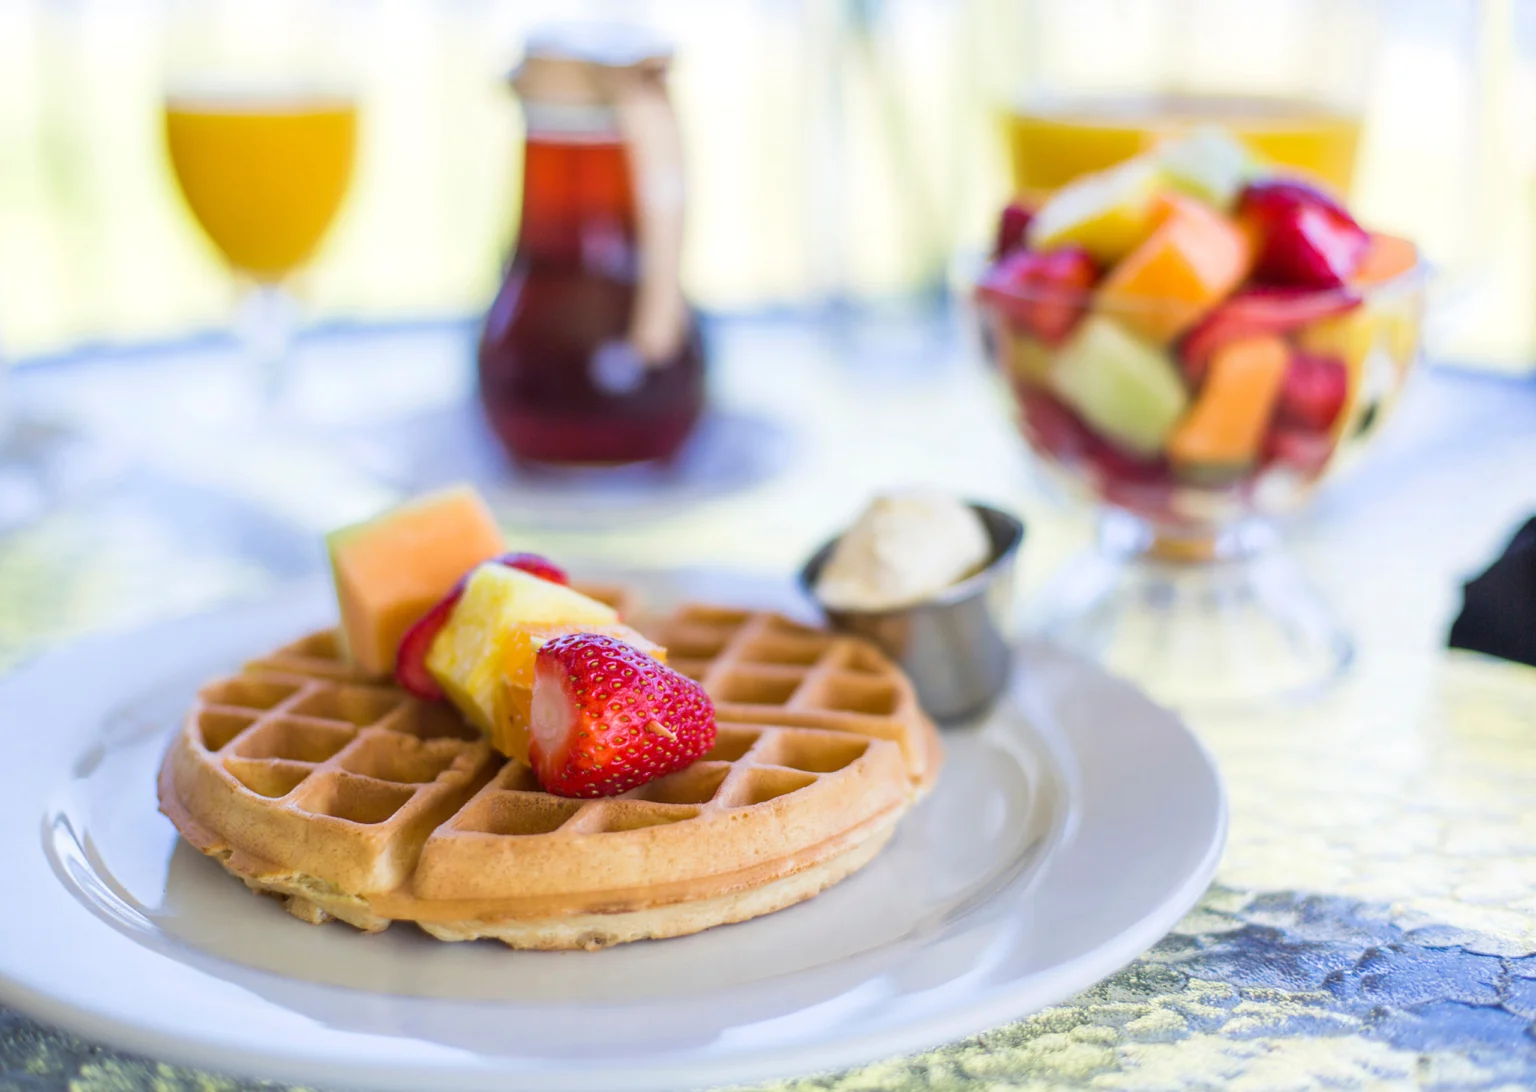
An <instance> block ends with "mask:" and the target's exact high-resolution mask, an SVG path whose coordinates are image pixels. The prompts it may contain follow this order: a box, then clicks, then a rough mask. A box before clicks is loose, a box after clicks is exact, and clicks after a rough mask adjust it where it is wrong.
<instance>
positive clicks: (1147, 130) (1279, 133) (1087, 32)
mask: <svg viewBox="0 0 1536 1092" xmlns="http://www.w3.org/2000/svg"><path fill="white" fill-rule="evenodd" d="M1014 14H1015V15H1016V16H1017V17H1018V20H1019V21H1018V24H1017V25H1016V27H1015V28H1014V29H1015V38H1016V40H1017V41H1018V42H1019V45H1020V49H1019V52H1018V54H1017V56H1018V57H1019V63H1018V65H1017V67H1016V68H1015V69H1014V70H1013V71H1012V72H1010V73H1007V74H1005V75H1003V77H1002V78H1004V79H1006V80H1007V81H1008V86H1007V87H1006V88H1004V89H1001V90H1003V93H1004V95H1005V98H1006V102H1007V105H1006V106H1005V108H1004V111H1003V114H1004V116H1003V129H1004V135H1005V139H1006V143H1007V150H1008V160H1009V167H1010V172H1011V175H1012V181H1013V186H1014V189H1015V191H1016V193H1017V194H1018V195H1020V196H1022V197H1024V198H1025V199H1026V200H1033V201H1039V200H1042V199H1043V198H1044V197H1045V196H1047V195H1048V194H1049V193H1050V192H1051V191H1052V190H1054V189H1056V188H1057V187H1059V186H1062V185H1064V184H1066V183H1067V182H1070V181H1071V180H1072V179H1074V178H1076V177H1077V176H1078V175H1081V174H1087V173H1090V172H1093V171H1098V170H1102V169H1103V168H1105V167H1108V166H1112V165H1113V164H1115V163H1118V162H1120V161H1121V160H1124V159H1129V158H1130V157H1132V156H1134V155H1136V154H1137V153H1138V152H1141V151H1144V150H1146V149H1148V148H1150V147H1152V146H1154V145H1156V144H1157V143H1158V142H1160V141H1161V140H1163V139H1165V138H1166V137H1168V136H1170V135H1174V134H1178V133H1181V132H1185V131H1188V130H1189V129H1192V128H1194V127H1197V126H1207V125H1220V126H1222V127H1224V128H1226V129H1227V130H1228V131H1230V132H1232V133H1234V134H1235V135H1236V136H1238V137H1239V138H1240V139H1241V140H1242V141H1243V142H1244V143H1245V144H1247V145H1249V147H1250V148H1251V149H1252V150H1253V151H1255V152H1257V153H1258V154H1260V155H1261V156H1263V157H1264V158H1265V159H1268V160H1270V161H1271V162H1274V163H1278V164H1282V165H1284V166H1286V167H1288V168H1290V169H1291V170H1293V171H1295V172H1297V173H1299V174H1303V175H1306V176H1309V177H1310V178H1311V179H1312V180H1313V181H1316V182H1319V183H1321V184H1322V185H1323V186H1325V187H1327V188H1328V189H1331V190H1333V191H1334V192H1335V193H1336V194H1338V195H1339V196H1340V197H1344V198H1347V197H1348V196H1349V192H1350V189H1351V186H1352V183H1353V180H1354V174H1355V165H1356V159H1357V152H1358V150H1359V146H1360V135H1361V115H1362V111H1363V107H1364V105H1365V97H1366V92H1367V90H1368V87H1369V80H1370V76H1371V67H1372V64H1373V60H1374V54H1375V46H1376V42H1377V40H1378V38H1379V30H1378V25H1377V24H1378V19H1379V17H1380V12H1379V10H1378V5H1377V4H1374V3H1372V2H1370V0H1329V2H1327V3H1323V2H1319V0H1266V2H1265V3H1263V4H1246V3H1215V2H1211V0H1135V2H1133V3H1127V2H1125V0H1018V2H1017V5H1016V8H1015V10H1014Z"/></svg>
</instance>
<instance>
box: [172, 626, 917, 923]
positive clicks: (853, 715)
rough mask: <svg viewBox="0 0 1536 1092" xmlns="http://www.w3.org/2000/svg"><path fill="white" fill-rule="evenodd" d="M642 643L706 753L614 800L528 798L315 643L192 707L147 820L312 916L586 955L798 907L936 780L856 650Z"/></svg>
mask: <svg viewBox="0 0 1536 1092" xmlns="http://www.w3.org/2000/svg"><path fill="white" fill-rule="evenodd" d="M641 628H642V629H644V630H645V631H646V632H647V635H648V636H650V637H652V638H653V639H654V640H657V641H659V642H660V643H662V644H664V645H667V646H668V648H669V654H670V662H671V663H672V664H673V666H675V667H676V668H677V669H678V670H680V671H682V672H683V673H685V674H687V675H689V676H691V677H693V678H695V679H698V680H699V681H700V682H701V683H702V685H703V686H704V688H705V690H706V691H707V692H708V693H709V695H710V697H711V698H712V699H713V700H714V702H715V706H716V711H717V720H718V724H719V735H718V738H717V740H716V743H715V746H714V749H713V750H712V751H710V753H709V754H707V755H705V756H704V757H703V758H702V759H700V760H699V761H698V762H696V763H694V764H693V765H692V766H690V767H688V768H687V769H685V770H681V771H679V772H677V773H675V774H672V775H670V776H668V777H665V778H661V779H660V780H657V781H653V782H651V783H650V784H648V785H644V786H642V787H640V788H639V789H635V790H633V791H631V792H628V793H625V794H624V795H623V796H620V797H614V798H610V799H602V800H571V799H565V798H561V797H557V796H552V795H550V794H548V793H546V792H544V791H542V790H541V789H540V788H539V787H538V784H537V782H536V781H535V780H534V778H533V773H532V771H531V770H530V769H529V768H528V767H527V766H525V765H523V764H522V763H519V762H516V761H511V760H504V759H503V758H502V757H501V756H500V755H498V754H496V752H494V751H492V750H491V749H490V747H489V745H488V744H487V743H486V742H485V741H484V740H483V739H482V738H481V737H480V734H479V733H478V732H477V731H476V730H475V729H473V728H471V727H469V726H468V725H466V724H465V723H464V722H463V721H462V720H461V719H460V718H459V716H458V715H457V714H456V713H455V712H454V711H453V710H452V709H451V708H450V707H448V706H446V705H441V704H431V703H425V702H421V701H418V700H416V699H415V698H413V697H411V696H410V695H408V694H406V693H405V692H404V691H402V690H399V689H396V688H395V687H393V686H389V685H385V684H383V683H380V682H379V681H377V680H372V679H368V678H365V677H363V676H362V675H360V674H359V673H358V672H357V671H356V669H355V668H353V667H351V666H350V665H348V664H347V663H346V662H345V661H343V660H342V659H341V658H340V656H339V652H338V645H337V640H336V635H335V634H334V633H332V632H329V631H327V632H322V633H317V634H314V635H311V636H309V637H306V638H304V639H303V640H301V641H299V642H297V643H295V644H292V645H289V646H287V647H285V648H282V649H279V650H278V651H277V652H275V653H272V654H270V655H268V656H265V657H263V658H261V659H258V660H255V661H253V662H251V663H250V664H247V665H246V667H245V668H244V669H243V670H242V671H241V672H240V673H239V674H238V675H236V676H233V677H231V678H227V679H221V680H218V681H215V682H212V683H210V684H208V685H207V686H205V687H204V688H203V689H202V690H201V691H200V692H199V694H198V697H197V700H196V702H195V703H194V705H193V707H192V709H191V711H190V713H189V714H188V717H187V720H186V723H185V725H184V726H183V728H182V730H181V731H180V732H178V734H177V736H176V738H175V740H174V741H173V743H172V745H171V747H170V750H169V751H168V752H167V754H166V758H165V762H164V764H163V765H162V768H161V773H160V806H161V810H162V811H164V812H165V813H166V814H167V815H168V816H169V817H170V818H171V820H172V821H173V822H174V823H175V824H176V826H177V828H178V829H179V830H180V831H181V833H182V834H183V835H184V836H185V837H186V838H187V839H188V841H190V842H191V843H192V844H194V845H195V846H197V847H198V848H199V849H201V850H202V851H203V852H204V853H207V854H209V855H211V856H214V857H216V858H218V859H219V860H220V861H221V862H222V863H223V864H224V866H225V867H226V868H227V869H229V871H231V872H233V873H234V874H235V875H237V876H239V877H240V878H241V879H242V880H244V881H245V882H246V883H247V884H248V885H249V886H251V887H252V888H254V889H256V890H258V891H263V892H267V893H270V894H274V895H277V896H280V897H281V898H283V899H284V900H285V901H286V904H287V907H288V909H289V911H290V912H292V913H293V914H295V915H296V916H298V917H300V918H303V919H304V920H306V921H311V922H321V921H325V920H327V919H328V918H331V917H335V918H340V919H341V920H343V921H347V922H350V923H351V924H353V925H355V926H357V927H359V928H361V929H365V930H369V931H376V930H379V929H383V928H385V927H386V926H388V925H389V923H390V922H391V921H395V920H409V921H415V922H416V923H417V924H419V925H420V926H421V927H422V928H423V929H425V930H426V931H427V932H429V933H431V934H432V935H434V936H437V937H440V938H442V939H445V940H465V939H472V938H475V937H495V938H496V939H499V940H502V941H504V942H505V943H507V944H509V945H512V946H514V947H521V948H573V947H589V948H590V947H601V946H603V945H606V944H614V943H620V942H623V941H629V940H638V939H642V938H647V937H667V936H678V935H682V934H685V933H691V932H696V931H698V930H700V929H705V928H708V927H710V926H712V925H718V924H722V923H724V922H731V921H741V920H744V919H746V918H750V917H755V916H757V915H759V914H764V913H768V912H770V911H773V910H777V909H780V908H782V907H784V906H788V905H790V904H792V903H795V902H799V901H801V900H802V899H805V898H809V897H810V896H811V895H814V894H815V893H816V892H818V891H820V890H822V889H823V888H825V887H826V886H828V885H829V884H832V883H835V882H836V881H837V880H840V879H842V878H843V877H844V876H846V875H848V874H849V873H851V872H853V871H854V870H856V869H857V868H859V867H861V866H862V865H863V864H865V863H866V862H868V861H869V860H870V859H871V858H872V857H873V856H874V855H875V854H876V853H877V852H878V851H879V849H880V847H881V846H882V845H884V844H885V841H886V840H887V839H888V838H889V837H890V835H891V833H892V831H893V830H894V828H895V824H896V822H897V820H899V819H900V818H901V816H902V815H903V814H905V812H906V811H907V809H908V808H909V807H910V806H911V805H912V803H913V802H914V801H915V800H916V799H917V798H918V797H919V796H920V795H921V794H922V793H923V792H925V791H926V790H927V789H928V787H929V786H930V785H931V784H932V781H933V779H934V777H935V776H936V774H937V771H938V765H939V761H940V752H939V744H938V737H937V734H936V733H935V731H934V729H933V726H932V725H931V724H930V723H929V722H928V720H927V719H926V718H925V717H924V716H923V714H922V712H921V711H920V710H919V709H918V706H917V702H916V699H915V698H914V696H913V693H912V688H911V685H910V684H909V683H908V682H907V680H906V678H905V677H904V676H903V675H902V674H901V672H900V671H899V670H898V669H897V668H896V667H895V666H894V665H892V664H891V663H890V662H889V661H888V660H886V659H885V658H884V657H883V656H881V655H880V653H879V652H877V651H876V650H875V649H874V648H873V647H872V646H870V645H868V644H866V643H865V642H863V641H861V640H858V639H856V638H850V637H843V636H835V635H832V634H829V633H826V632H824V631H820V630H816V629H811V628H809V627H806V626H802V625H799V624H797V623H795V622H792V621H789V620H788V619H785V618H782V617H780V616H777V615H774V614H768V613H762V612H751V611H741V610H729V609H723V608H714V607H704V606H688V607H684V608H682V609H681V610H679V611H677V612H675V613H674V614H672V615H670V616H668V617H666V618H663V619H661V620H659V621H658V622H657V623H655V624H654V625H651V626H642V627H641Z"/></svg>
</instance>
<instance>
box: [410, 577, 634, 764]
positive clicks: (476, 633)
mask: <svg viewBox="0 0 1536 1092" xmlns="http://www.w3.org/2000/svg"><path fill="white" fill-rule="evenodd" d="M618 621H619V616H618V612H617V611H615V610H614V609H613V608H612V607H609V606H606V605H605V604H602V603H599V602H598V601H597V600H595V599H589V598H588V597H587V596H585V595H582V594H581V593H580V592H577V591H572V590H571V589H570V588H567V587H565V586H564V585H562V584H554V583H551V582H550V581H548V580H541V579H539V578H538V577H536V576H531V575H529V574H528V573H525V572H522V571H521V570H519V569H512V568H508V567H507V566H505V565H497V564H488V565H481V566H480V567H479V568H477V569H476V570H475V571H474V572H473V573H472V574H470V578H469V582H468V583H467V584H466V585H465V587H464V596H463V598H461V599H460V600H459V602H458V604H457V605H456V606H455V607H454V608H453V613H452V614H450V615H449V616H448V623H447V625H445V626H443V629H442V632H440V633H439V634H438V635H437V637H436V638H435V639H434V640H433V642H432V648H431V649H430V650H429V651H428V652H427V671H428V672H430V673H431V675H432V677H433V678H434V679H436V680H437V682H438V685H439V686H441V687H442V688H443V691H444V693H446V694H447V695H448V700H449V701H451V702H453V704H454V706H455V707H456V708H457V709H458V710H459V712H460V713H462V714H464V717H465V719H467V720H468V721H469V722H470V723H471V724H473V725H475V726H476V727H477V728H479V729H480V730H481V731H483V732H485V733H487V734H488V735H489V734H491V733H493V732H494V731H495V724H496V711H497V706H498V703H499V702H500V701H501V700H502V699H501V694H502V679H503V677H504V675H505V672H506V663H507V648H508V646H509V644H510V643H511V642H512V641H513V639H514V636H515V634H516V632H517V629H518V627H519V626H526V625H537V624H545V625H567V626H574V627H577V628H579V629H585V628H587V627H600V626H614V625H617V624H618Z"/></svg>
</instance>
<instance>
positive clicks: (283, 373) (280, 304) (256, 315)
mask: <svg viewBox="0 0 1536 1092" xmlns="http://www.w3.org/2000/svg"><path fill="white" fill-rule="evenodd" d="M242 312H243V313H242V315H241V323H240V327H241V336H242V340H243V341H244V343H245V355H246V367H247V370H248V373H249V383H250V387H251V389H252V390H253V391H254V393H255V397H256V400H257V402H258V404H259V405H260V406H261V407H262V408H263V409H264V410H266V411H272V410H275V409H276V408H277V407H278V406H279V405H280V404H281V403H282V402H283V400H284V398H285V396H286V395H287V393H288V378H289V377H288V364H289V356H290V353H291V351H292V349H293V337H294V332H295V328H296V321H295V320H296V313H295V312H296V308H295V304H294V300H293V297H292V296H290V295H289V294H288V292H287V291H286V290H285V289H284V288H283V287H282V285H280V284H277V283H275V282H261V283H258V284H257V285H256V286H255V287H254V288H252V289H251V290H250V292H248V293H247V295H246V299H245V303H244V306H243V308H242Z"/></svg>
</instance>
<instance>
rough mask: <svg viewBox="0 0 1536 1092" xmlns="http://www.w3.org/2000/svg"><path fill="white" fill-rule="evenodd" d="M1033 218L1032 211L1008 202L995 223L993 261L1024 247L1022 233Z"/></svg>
mask: <svg viewBox="0 0 1536 1092" xmlns="http://www.w3.org/2000/svg"><path fill="white" fill-rule="evenodd" d="M1034 218H1035V213H1034V210H1033V209H1029V208H1026V207H1025V206H1023V205H1021V204H1019V202H1017V201H1010V202H1008V206H1007V207H1006V208H1004V209H1003V214H1002V216H1000V217H998V221H997V240H996V242H994V243H993V246H992V257H993V259H994V260H996V259H998V258H1001V257H1003V255H1005V254H1007V253H1009V252H1010V251H1014V250H1017V249H1018V248H1019V247H1021V246H1023V245H1024V233H1025V232H1026V231H1028V230H1029V222H1030V221H1031V220H1033V219H1034Z"/></svg>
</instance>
